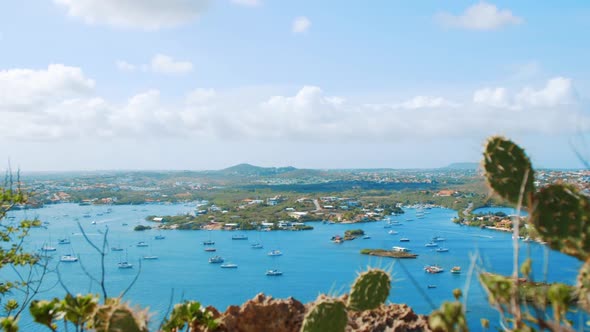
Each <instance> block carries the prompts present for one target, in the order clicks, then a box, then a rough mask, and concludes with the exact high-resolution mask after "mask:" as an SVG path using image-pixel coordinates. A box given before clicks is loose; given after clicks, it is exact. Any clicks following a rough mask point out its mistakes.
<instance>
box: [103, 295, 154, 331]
mask: <svg viewBox="0 0 590 332" xmlns="http://www.w3.org/2000/svg"><path fill="white" fill-rule="evenodd" d="M93 327H94V329H95V331H96V332H148V328H147V315H146V313H145V311H138V310H132V309H131V308H129V306H128V305H126V304H120V303H117V302H116V301H113V302H111V303H108V304H106V305H103V306H101V307H99V308H98V310H97V312H96V314H95V315H94V322H93Z"/></svg>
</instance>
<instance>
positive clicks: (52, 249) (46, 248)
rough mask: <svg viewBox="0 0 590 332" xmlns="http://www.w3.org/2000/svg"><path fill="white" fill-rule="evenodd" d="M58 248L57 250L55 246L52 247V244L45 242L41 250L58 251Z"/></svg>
mask: <svg viewBox="0 0 590 332" xmlns="http://www.w3.org/2000/svg"><path fill="white" fill-rule="evenodd" d="M56 250H57V249H55V247H52V246H50V245H48V244H44V245H43V246H42V247H41V251H56Z"/></svg>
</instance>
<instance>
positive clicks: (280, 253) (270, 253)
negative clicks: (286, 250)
mask: <svg viewBox="0 0 590 332" xmlns="http://www.w3.org/2000/svg"><path fill="white" fill-rule="evenodd" d="M282 254H283V253H282V252H281V251H280V250H277V249H273V250H271V251H269V252H268V255H269V256H281V255H282Z"/></svg>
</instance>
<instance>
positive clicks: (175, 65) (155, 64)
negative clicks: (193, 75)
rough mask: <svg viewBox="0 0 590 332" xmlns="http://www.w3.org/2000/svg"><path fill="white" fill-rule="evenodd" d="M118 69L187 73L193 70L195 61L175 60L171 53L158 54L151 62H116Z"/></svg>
mask: <svg viewBox="0 0 590 332" xmlns="http://www.w3.org/2000/svg"><path fill="white" fill-rule="evenodd" d="M115 65H116V66H117V69H119V70H120V71H125V72H133V71H136V70H141V71H144V72H154V73H159V74H187V73H189V72H191V71H192V70H193V63H192V62H190V61H181V60H175V59H174V58H172V57H171V56H169V55H165V54H156V55H154V57H152V59H151V61H150V63H149V64H141V65H136V64H132V63H129V62H127V61H123V60H117V61H116V62H115Z"/></svg>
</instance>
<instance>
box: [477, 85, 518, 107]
mask: <svg viewBox="0 0 590 332" xmlns="http://www.w3.org/2000/svg"><path fill="white" fill-rule="evenodd" d="M473 102H474V103H476V104H480V105H487V106H492V107H505V108H509V107H510V100H509V96H508V92H507V90H506V88H483V89H479V90H476V91H475V92H474V93H473Z"/></svg>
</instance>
